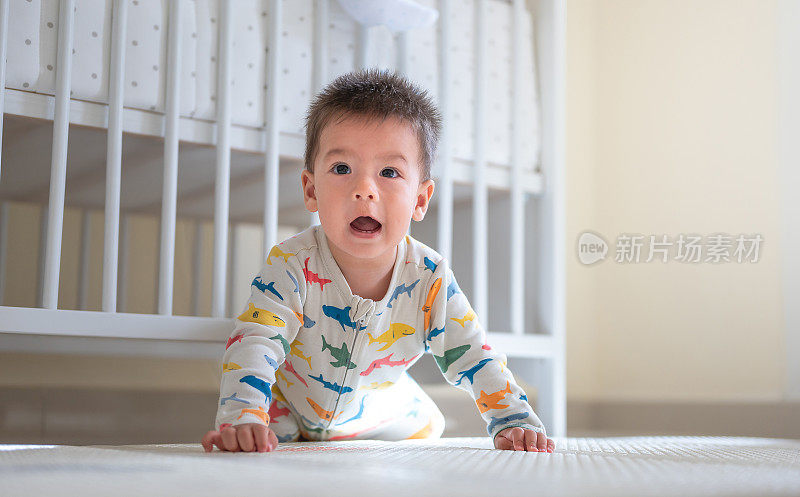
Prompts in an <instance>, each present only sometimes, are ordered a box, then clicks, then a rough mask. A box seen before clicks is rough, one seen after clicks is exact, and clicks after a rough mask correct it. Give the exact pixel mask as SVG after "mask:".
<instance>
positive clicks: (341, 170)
mask: <svg viewBox="0 0 800 497" xmlns="http://www.w3.org/2000/svg"><path fill="white" fill-rule="evenodd" d="M333 170H334V171H336V174H347V173H348V172H349V171H350V166H348V165H347V164H336V165H335V166H333Z"/></svg>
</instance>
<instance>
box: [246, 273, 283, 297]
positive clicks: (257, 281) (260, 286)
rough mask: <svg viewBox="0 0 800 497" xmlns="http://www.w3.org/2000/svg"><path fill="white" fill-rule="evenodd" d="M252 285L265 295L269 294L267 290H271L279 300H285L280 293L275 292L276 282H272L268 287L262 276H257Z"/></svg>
mask: <svg viewBox="0 0 800 497" xmlns="http://www.w3.org/2000/svg"><path fill="white" fill-rule="evenodd" d="M251 285H252V286H254V287H256V288H258V289H259V290H261V291H262V292H263V293H267V290H269V291H270V292H272V293H274V294H275V295H277V296H278V298H279V299H281V300H283V297H282V296H281V294H280V293H278V291H277V290H275V282H274V281H270V282H269V284H268V285H265V284H264V282H263V281H261V276H256V277H255V278H253V282H252V283H251Z"/></svg>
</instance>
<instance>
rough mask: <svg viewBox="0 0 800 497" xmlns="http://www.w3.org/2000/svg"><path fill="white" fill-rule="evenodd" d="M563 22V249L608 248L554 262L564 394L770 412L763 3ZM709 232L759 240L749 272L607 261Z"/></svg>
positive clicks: (773, 243)
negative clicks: (626, 237)
mask: <svg viewBox="0 0 800 497" xmlns="http://www.w3.org/2000/svg"><path fill="white" fill-rule="evenodd" d="M567 17H568V23H567V26H568V27H567V53H568V55H567V189H568V190H567V195H568V198H567V205H568V208H567V209H568V215H567V217H568V227H567V236H568V244H569V247H570V248H571V249H572V250H575V243H576V240H577V237H578V235H579V233H581V232H582V231H584V230H587V229H589V230H593V231H596V232H598V233H600V234H602V235H603V236H604V237H605V239H606V240H607V241H608V242H609V244H610V245H611V252H610V255H611V257H610V258H609V259H607V260H605V261H604V262H602V263H598V264H595V265H593V266H583V265H581V264H580V263H579V262H578V260H577V258H576V257H575V255H574V252H573V253H572V254H571V257H569V258H568V282H567V291H568V319H567V325H568V342H567V350H568V381H567V384H568V390H569V396H570V397H571V398H573V399H575V398H578V399H593V400H606V399H613V400H673V399H674V400H678V399H680V400H705V401H716V400H732V399H739V400H755V399H769V400H776V399H780V398H781V397H782V395H783V392H784V377H785V376H784V369H785V358H784V357H785V355H784V353H783V348H782V337H783V322H782V318H781V316H782V307H781V293H780V288H781V286H780V266H779V264H780V257H781V253H780V204H779V202H780V196H779V195H780V188H779V186H780V184H779V178H778V168H777V162H776V134H777V133H776V100H775V98H776V96H775V95H776V93H775V86H776V50H775V48H776V5H775V2H773V1H766V0H750V1H738V2H729V1H726V0H714V1H712V0H703V1H695V0H682V1H663V0H649V1H646V0H602V1H595V0H568V11H567ZM717 232H723V233H727V234H733V235H738V234H741V233H745V234H753V233H760V234H761V235H762V236H763V237H764V240H765V241H764V243H763V244H762V247H761V249H762V250H761V256H760V260H759V261H758V262H757V263H755V264H752V263H751V264H745V263H742V264H739V263H728V264H717V265H714V264H711V263H705V264H681V263H678V262H675V261H674V260H670V261H669V262H668V263H666V264H664V263H661V262H655V261H654V262H651V263H643V262H642V263H639V264H632V263H629V264H622V263H617V262H615V261H614V257H613V255H614V254H613V247H614V245H615V241H616V237H617V236H618V235H619V234H622V233H637V234H644V235H651V234H652V235H661V234H667V235H669V236H670V237H671V239H673V240H674V237H676V236H677V235H678V234H680V233H695V234H701V235H704V236H705V235H711V234H714V233H717ZM645 255H646V254H645ZM643 260H644V259H643Z"/></svg>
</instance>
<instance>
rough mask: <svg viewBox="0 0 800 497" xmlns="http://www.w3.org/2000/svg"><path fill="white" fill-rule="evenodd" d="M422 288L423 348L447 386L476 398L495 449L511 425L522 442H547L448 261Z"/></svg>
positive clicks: (501, 355) (540, 424)
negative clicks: (534, 438)
mask: <svg viewBox="0 0 800 497" xmlns="http://www.w3.org/2000/svg"><path fill="white" fill-rule="evenodd" d="M437 288H438V290H437ZM425 290H426V292H427V293H426V296H427V297H428V298H427V299H426V303H425V304H424V305H425V307H428V306H429V307H430V309H429V310H428V311H427V312H429V313H430V316H429V318H428V319H427V320H426V321H427V323H426V325H427V326H426V329H425V346H426V348H427V347H429V349H430V352H431V353H432V354H433V356H434V359H435V360H436V363H437V365H438V366H439V370H440V371H441V372H442V375H443V376H444V378H445V379H446V380H447V382H448V383H450V384H451V385H453V386H456V387H458V388H460V389H461V390H464V391H465V392H467V393H469V394H470V396H472V398H473V399H474V400H475V404H476V407H477V408H478V411H479V412H480V415H481V417H482V418H483V419H484V421H486V425H487V431H488V433H489V435H490V436H491V437H492V439H493V440H494V441H495V446H496V447H498V445H497V443H498V441H497V440H496V439H495V437H497V435H499V434H500V432H503V431H504V430H506V429H508V428H514V427H519V428H521V430H517V431H515V432H514V433H515V434H517V433H520V432H521V433H522V434H523V436H525V435H527V436H526V437H525V438H526V440H523V441H528V440H527V439H528V438H529V437H531V436H533V435H538V434H541V435H542V437H544V438H545V439H546V432H545V428H544V425H543V424H542V422H541V420H539V417H538V416H537V415H536V413H534V411H533V409H532V408H531V406H530V404H528V402H527V397H526V396H525V392H524V391H523V390H522V388H520V387H519V386H518V385H517V383H516V381H515V380H514V376H513V375H512V374H511V371H509V370H508V368H507V367H506V356H505V354H502V353H500V352H497V351H495V350H493V349H492V348H491V346H490V345H489V344H487V343H486V332H485V331H484V329H483V327H482V326H481V324H480V323H479V322H478V317H477V316H476V315H475V313H474V311H473V309H472V307H471V306H470V304H469V301H468V300H467V298H466V296H465V295H464V294H463V293H462V292H461V290H460V288H459V287H458V283H457V282H456V279H455V276H454V275H453V272H452V270H451V269H450V268H449V267H448V264H447V261H446V260H444V259H443V260H442V261H441V262H440V263H439V264H438V266H437V267H436V269H435V271H434V273H433V276H432V277H431V280H430V282H429V283H428V285H427V287H426V289H425ZM434 295H435V296H434ZM425 307H423V311H425ZM528 430H530V432H528ZM509 433H510V431H509V432H505V433H504V436H505V435H507V434H509ZM505 438H508V437H505ZM515 439H516V437H515ZM515 439H514V440H512V444H513V442H514V441H515ZM498 448H504V447H498Z"/></svg>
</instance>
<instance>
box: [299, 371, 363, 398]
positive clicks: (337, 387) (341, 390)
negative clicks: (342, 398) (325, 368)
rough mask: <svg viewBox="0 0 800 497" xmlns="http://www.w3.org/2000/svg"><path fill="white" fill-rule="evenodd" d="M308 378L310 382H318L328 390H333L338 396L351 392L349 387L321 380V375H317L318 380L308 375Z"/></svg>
mask: <svg viewBox="0 0 800 497" xmlns="http://www.w3.org/2000/svg"><path fill="white" fill-rule="evenodd" d="M308 377H309V378H311V379H312V380H317V381H318V382H320V383H322V386H323V387H325V388H327V389H328V390H333V391H334V392H336V393H339V394H342V393H350V392H352V391H353V389H352V388H350V387H345V386H343V385H339V384H338V383H336V382H334V383H331V382H330V381H326V380H325V379H323V378H322V373H320V374H319V378H317V377H316V376H311V375H308Z"/></svg>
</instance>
